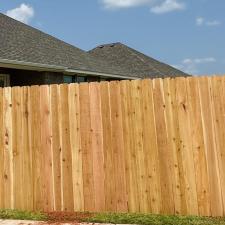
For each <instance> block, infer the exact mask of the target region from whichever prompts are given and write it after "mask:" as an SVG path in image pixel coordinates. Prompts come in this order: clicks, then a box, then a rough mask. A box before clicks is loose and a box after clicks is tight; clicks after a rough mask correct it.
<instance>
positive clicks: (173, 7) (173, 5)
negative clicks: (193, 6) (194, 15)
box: [151, 0, 185, 14]
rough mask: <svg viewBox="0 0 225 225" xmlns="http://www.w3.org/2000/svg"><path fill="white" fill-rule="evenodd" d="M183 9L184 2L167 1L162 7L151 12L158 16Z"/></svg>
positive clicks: (154, 8)
mask: <svg viewBox="0 0 225 225" xmlns="http://www.w3.org/2000/svg"><path fill="white" fill-rule="evenodd" d="M183 9H185V4H184V3H182V2H178V1H177V0H165V1H164V2H163V3H161V4H160V5H157V6H154V7H152V8H151V11H152V12H153V13H156V14H162V13H167V12H172V11H177V10H183Z"/></svg>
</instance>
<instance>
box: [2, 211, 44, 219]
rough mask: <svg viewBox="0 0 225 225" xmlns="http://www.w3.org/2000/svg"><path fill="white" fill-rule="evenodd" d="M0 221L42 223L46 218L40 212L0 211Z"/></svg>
mask: <svg viewBox="0 0 225 225" xmlns="http://www.w3.org/2000/svg"><path fill="white" fill-rule="evenodd" d="M0 219H13V220H35V221H44V220H47V216H46V215H45V214H43V213H40V212H27V211H19V210H11V209H0Z"/></svg>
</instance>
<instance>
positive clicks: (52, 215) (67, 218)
mask: <svg viewBox="0 0 225 225" xmlns="http://www.w3.org/2000/svg"><path fill="white" fill-rule="evenodd" d="M45 214H46V215H47V217H48V220H47V221H45V222H44V224H54V225H59V224H61V223H69V224H78V223H81V222H83V221H84V219H87V218H91V217H93V216H94V213H88V212H84V213H79V212H45ZM42 224H43V223H42Z"/></svg>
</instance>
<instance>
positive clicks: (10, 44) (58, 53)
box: [0, 13, 123, 74]
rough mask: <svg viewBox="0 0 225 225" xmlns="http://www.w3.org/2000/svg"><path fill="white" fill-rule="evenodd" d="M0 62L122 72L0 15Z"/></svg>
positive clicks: (108, 72) (79, 50) (111, 72)
mask: <svg viewBox="0 0 225 225" xmlns="http://www.w3.org/2000/svg"><path fill="white" fill-rule="evenodd" d="M0 59H7V60H17V61H23V62H29V63H39V64H47V65H56V66H62V67H68V68H70V69H76V70H82V71H90V72H101V73H107V74H121V73H123V70H122V69H121V68H118V67H114V66H113V65H110V64H108V63H107V62H105V61H103V60H98V59H95V57H94V56H91V55H90V54H88V53H87V52H85V51H83V50H81V49H79V48H76V47H74V46H72V45H70V44H67V43H65V42H63V41H61V40H59V39H57V38H54V37H52V36H50V35H48V34H46V33H43V32H41V31H39V30H37V29H35V28H33V27H30V26H28V25H26V24H23V23H21V22H19V21H16V20H14V19H12V18H10V17H8V16H6V15H4V14H1V13H0Z"/></svg>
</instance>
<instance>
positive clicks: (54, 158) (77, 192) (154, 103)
mask: <svg viewBox="0 0 225 225" xmlns="http://www.w3.org/2000/svg"><path fill="white" fill-rule="evenodd" d="M0 208H16V209H26V210H45V211H50V210H68V211H73V210H75V211H118V212H127V211H129V212H150V213H163V214H184V215H206V216H210V215H212V216H222V215H225V77H201V78H198V77H196V78H176V79H164V80H162V79H155V80H137V81H121V82H101V83H89V84H87V83H83V84H80V85H78V84H71V85H51V86H47V85H46V86H32V87H13V88H4V89H0Z"/></svg>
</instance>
